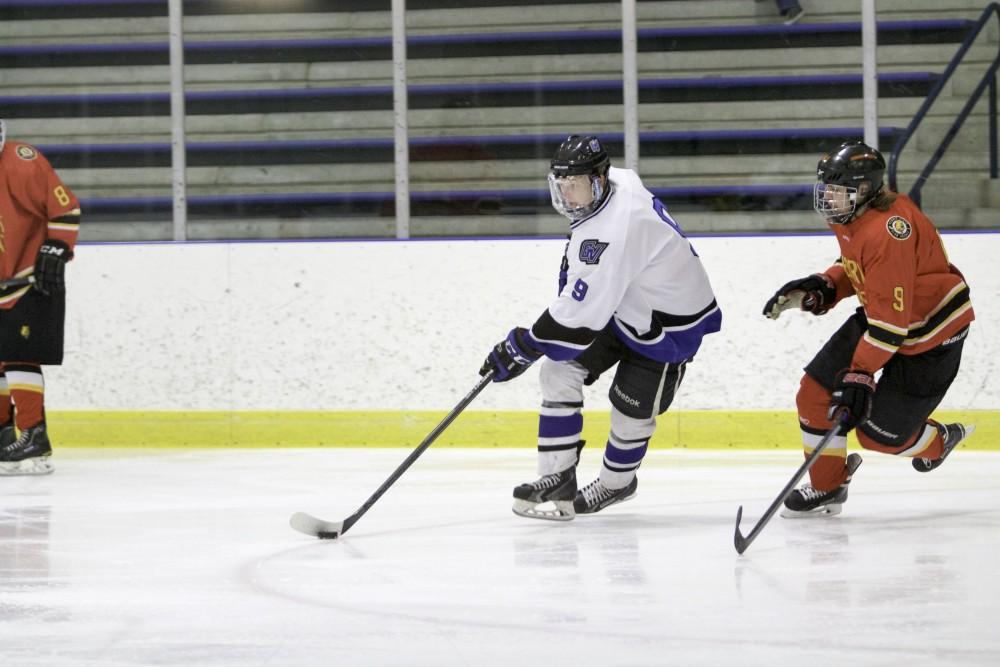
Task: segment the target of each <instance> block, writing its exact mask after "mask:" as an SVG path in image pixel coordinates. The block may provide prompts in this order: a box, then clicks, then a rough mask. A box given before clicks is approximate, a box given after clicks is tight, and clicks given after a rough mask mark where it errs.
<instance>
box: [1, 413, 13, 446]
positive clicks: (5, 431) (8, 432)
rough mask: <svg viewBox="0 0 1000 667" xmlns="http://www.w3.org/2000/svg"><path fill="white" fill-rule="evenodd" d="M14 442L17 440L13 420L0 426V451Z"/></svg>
mask: <svg viewBox="0 0 1000 667" xmlns="http://www.w3.org/2000/svg"><path fill="white" fill-rule="evenodd" d="M15 440H17V430H15V429H14V420H13V419H12V420H10V421H9V422H7V423H6V424H0V451H3V448H4V447H7V446H8V445H12V444H14V441H15Z"/></svg>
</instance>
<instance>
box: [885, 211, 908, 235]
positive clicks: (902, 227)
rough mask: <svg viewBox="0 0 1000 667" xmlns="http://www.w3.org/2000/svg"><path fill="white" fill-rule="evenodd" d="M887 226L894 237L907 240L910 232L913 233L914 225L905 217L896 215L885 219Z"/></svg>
mask: <svg viewBox="0 0 1000 667" xmlns="http://www.w3.org/2000/svg"><path fill="white" fill-rule="evenodd" d="M885 228H886V229H887V230H889V235H890V236H892V238H894V239H897V240H899V241H905V240H906V239H908V238H910V234H912V233H913V225H911V224H910V223H909V222H907V220H906V219H905V218H901V217H900V216H898V215H894V216H892V217H891V218H889V219H888V220H886V221H885Z"/></svg>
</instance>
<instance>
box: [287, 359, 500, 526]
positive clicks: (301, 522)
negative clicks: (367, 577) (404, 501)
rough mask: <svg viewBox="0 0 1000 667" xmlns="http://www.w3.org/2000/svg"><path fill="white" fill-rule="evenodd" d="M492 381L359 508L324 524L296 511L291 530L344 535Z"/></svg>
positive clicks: (479, 387)
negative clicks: (346, 515) (339, 519)
mask: <svg viewBox="0 0 1000 667" xmlns="http://www.w3.org/2000/svg"><path fill="white" fill-rule="evenodd" d="M492 381H493V372H492V371H491V372H489V373H487V374H486V375H484V376H483V377H481V378H480V379H479V382H477V383H476V386H475V387H473V388H472V391H470V392H469V393H468V394H466V395H465V397H464V398H463V399H462V400H461V401H459V402H458V405H456V406H455V407H454V408H452V410H451V412H449V413H448V415H447V416H446V417H445V418H444V419H442V420H441V423H440V424H438V425H437V426H435V427H434V430H433V431H431V432H430V433H429V434H428V435H427V437H426V438H424V441H423V442H421V443H420V445H418V446H417V448H416V449H414V450H413V451H412V452H411V453H410V455H409V456H407V457H406V460H405V461H403V462H402V463H401V464H399V467H398V468H396V469H395V470H394V471H393V473H392V474H391V475H389V479H387V480H385V482H383V483H382V486H380V487H379V488H378V489H377V490H376V491H375V493H373V494H372V495H371V497H370V498H369V499H368V500H366V501H365V503H364V504H363V505H362V506H361V507H359V508H358V511H357V512H355V513H354V514H352V515H351V516H349V517H347V518H346V519H344V520H343V521H325V520H323V519H319V518H317V517H314V516H312V515H310V514H306V513H305V512H296V513H295V514H293V515H292V518H291V519H290V520H289V523H290V524H291V526H292V528H294V529H295V530H297V531H299V532H300V533H305V534H306V535H312V536H313V537H318V538H319V539H321V540H335V539H337V538H338V537H340V536H341V535H343V534H344V533H346V532H347V531H348V530H349V529H350V527H351V526H353V525H354V524H355V523H356V522H357V521H358V519H360V518H361V517H362V516H363V515H364V513H365V512H367V511H368V510H370V509H371V507H372V505H374V504H375V502H376V501H377V500H378V499H379V498H381V497H382V494H384V493H385V492H386V491H388V490H389V487H390V486H392V485H393V484H395V483H396V480H397V479H399V478H400V477H401V476H402V475H403V473H404V472H406V469H407V468H409V467H410V466H411V465H413V462H414V461H416V460H417V457H419V456H420V455H421V454H423V453H424V451H425V450H426V449H427V448H428V447H430V446H431V443H433V442H434V441H435V440H437V437H438V436H439V435H441V434H442V433H443V432H444V430H445V429H446V428H448V426H449V425H450V424H451V423H452V422H453V421H455V418H456V417H458V415H460V414H461V413H462V411H463V410H465V408H466V407H468V405H469V403H472V401H473V399H474V398H476V396H478V395H479V393H480V392H481V391H482V390H483V389H485V388H486V386H487V385H488V384H489V383H490V382H492Z"/></svg>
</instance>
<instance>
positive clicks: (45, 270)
mask: <svg viewBox="0 0 1000 667" xmlns="http://www.w3.org/2000/svg"><path fill="white" fill-rule="evenodd" d="M35 167H36V171H35V177H34V178H33V179H32V189H33V198H34V199H35V201H36V203H37V204H38V205H39V206H40V207H41V208H42V213H44V218H45V219H46V225H47V230H46V237H45V241H44V242H43V243H42V245H41V247H40V248H39V249H38V255H37V256H36V258H35V269H34V276H35V287H36V288H37V289H38V290H39V291H41V292H42V293H43V294H51V293H53V292H61V291H63V290H65V288H66V284H65V272H66V269H65V267H66V262H68V261H70V260H71V259H73V253H74V249H75V247H76V240H77V237H78V235H79V232H80V215H81V214H80V202H79V200H78V199H77V198H76V195H74V194H73V192H72V191H71V190H70V189H69V188H68V187H67V186H66V185H65V184H64V183H63V182H62V180H61V179H60V178H59V176H58V174H56V172H55V169H53V168H52V166H51V165H50V164H49V163H48V161H47V160H46V159H45V158H44V157H43V156H41V155H39V156H38V158H37V164H36V165H35Z"/></svg>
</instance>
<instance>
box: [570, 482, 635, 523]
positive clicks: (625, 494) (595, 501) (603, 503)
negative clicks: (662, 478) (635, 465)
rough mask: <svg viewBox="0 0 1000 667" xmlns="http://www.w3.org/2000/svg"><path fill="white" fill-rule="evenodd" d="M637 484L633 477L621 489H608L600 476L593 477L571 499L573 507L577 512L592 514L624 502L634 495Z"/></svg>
mask: <svg viewBox="0 0 1000 667" xmlns="http://www.w3.org/2000/svg"><path fill="white" fill-rule="evenodd" d="M638 486H639V478H638V477H633V478H632V481H631V482H629V483H628V486H626V487H623V488H621V489H609V488H608V487H606V486H604V484H602V483H601V480H600V478H598V479H595V480H594V481H593V482H591V483H590V484H588V485H587V486H585V487H583V488H582V489H580V491H579V493H577V494H576V499H575V500H574V501H573V509H574V510H576V513H577V514H593V513H594V512H600V511H601V510H602V509H604V508H605V507H607V506H608V505H614V504H615V503H620V502H624V501H626V500H629V499H630V498H634V497H635V490H636V488H637V487H638Z"/></svg>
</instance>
